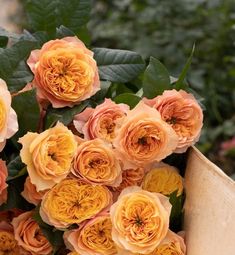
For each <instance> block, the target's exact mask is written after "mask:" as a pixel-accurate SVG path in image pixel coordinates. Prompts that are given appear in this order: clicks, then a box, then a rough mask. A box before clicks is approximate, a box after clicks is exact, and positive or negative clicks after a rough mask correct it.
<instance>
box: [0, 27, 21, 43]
mask: <svg viewBox="0 0 235 255" xmlns="http://www.w3.org/2000/svg"><path fill="white" fill-rule="evenodd" d="M0 36H1V37H6V38H10V39H11V40H12V41H18V40H19V38H20V34H16V33H12V32H9V31H7V30H6V29H4V28H2V27H0Z"/></svg>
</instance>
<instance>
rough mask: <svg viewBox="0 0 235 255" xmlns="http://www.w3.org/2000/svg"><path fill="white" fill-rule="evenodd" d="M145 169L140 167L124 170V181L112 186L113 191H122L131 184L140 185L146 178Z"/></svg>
mask: <svg viewBox="0 0 235 255" xmlns="http://www.w3.org/2000/svg"><path fill="white" fill-rule="evenodd" d="M144 174H145V171H144V169H143V168H141V167H139V168H136V169H126V170H124V171H122V182H121V184H120V185H119V186H118V187H112V190H113V191H117V192H121V191H122V190H123V189H125V188H126V187H129V186H138V185H139V184H140V183H141V181H142V179H143V178H144Z"/></svg>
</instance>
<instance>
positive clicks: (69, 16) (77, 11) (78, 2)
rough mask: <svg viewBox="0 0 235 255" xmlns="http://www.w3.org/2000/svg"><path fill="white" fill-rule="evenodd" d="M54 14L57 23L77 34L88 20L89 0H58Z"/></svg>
mask: <svg viewBox="0 0 235 255" xmlns="http://www.w3.org/2000/svg"><path fill="white" fill-rule="evenodd" d="M51 2H53V1H51ZM54 2H57V8H56V14H57V25H58V26H59V25H64V26H66V27H68V28H69V29H71V30H72V31H73V32H74V33H75V34H79V32H80V31H81V28H84V26H85V25H86V23H87V22H88V21H89V16H90V11H91V0H69V1H66V3H65V1H64V0H58V1H54Z"/></svg>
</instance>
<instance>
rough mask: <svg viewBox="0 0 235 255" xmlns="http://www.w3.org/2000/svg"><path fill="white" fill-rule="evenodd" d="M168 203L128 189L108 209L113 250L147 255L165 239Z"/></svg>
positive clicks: (159, 196) (142, 192)
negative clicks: (115, 248) (114, 246)
mask: <svg viewBox="0 0 235 255" xmlns="http://www.w3.org/2000/svg"><path fill="white" fill-rule="evenodd" d="M170 211H171V205H170V203H169V199H168V198H167V197H165V196H163V195H161V194H158V193H150V192H148V191H145V190H141V188H140V187H137V186H132V187H128V188H126V189H124V190H123V191H122V192H121V194H120V196H119V198H118V201H117V202H116V203H114V204H113V205H112V206H111V209H110V215H111V221H112V224H113V228H112V238H113V240H114V242H115V243H116V244H117V246H118V247H119V248H121V249H123V250H128V251H131V252H133V253H141V254H148V253H150V252H152V251H153V250H154V249H155V248H156V247H157V246H158V245H159V244H160V242H161V241H162V240H163V239H164V238H165V236H166V234H167V231H168V227H169V216H170Z"/></svg>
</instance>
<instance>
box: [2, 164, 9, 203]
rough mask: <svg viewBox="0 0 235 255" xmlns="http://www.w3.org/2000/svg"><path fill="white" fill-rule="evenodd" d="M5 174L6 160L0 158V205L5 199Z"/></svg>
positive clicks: (6, 172) (6, 174)
mask: <svg viewBox="0 0 235 255" xmlns="http://www.w3.org/2000/svg"><path fill="white" fill-rule="evenodd" d="M7 176H8V171H7V166H6V162H5V161H3V160H1V159H0V205H1V204H3V203H5V202H6V201H7V186H8V185H7V183H6V179H7Z"/></svg>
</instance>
